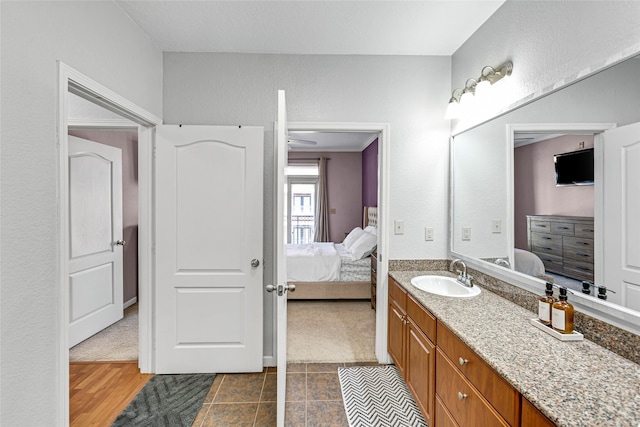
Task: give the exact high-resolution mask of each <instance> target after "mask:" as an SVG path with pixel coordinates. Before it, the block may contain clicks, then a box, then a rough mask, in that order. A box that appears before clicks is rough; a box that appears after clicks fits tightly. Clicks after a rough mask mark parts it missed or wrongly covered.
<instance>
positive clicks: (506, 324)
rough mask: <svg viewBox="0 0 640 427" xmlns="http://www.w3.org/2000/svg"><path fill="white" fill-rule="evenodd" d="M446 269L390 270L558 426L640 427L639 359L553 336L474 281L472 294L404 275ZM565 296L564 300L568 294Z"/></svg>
mask: <svg viewBox="0 0 640 427" xmlns="http://www.w3.org/2000/svg"><path fill="white" fill-rule="evenodd" d="M428 274H436V275H441V276H450V277H451V276H453V275H452V274H451V273H449V272H448V271H390V272H389V275H390V276H391V277H393V278H394V279H395V280H396V281H397V282H398V283H399V284H400V285H401V286H402V287H404V288H405V289H406V290H407V291H408V292H409V294H411V295H412V296H413V297H414V298H415V299H416V300H417V301H419V302H420V303H422V304H423V305H424V307H426V308H427V309H428V310H429V311H431V313H432V314H433V315H434V316H436V317H437V318H438V321H439V322H442V323H443V324H444V325H445V326H447V327H448V328H449V329H451V331H452V332H454V333H455V334H456V335H457V336H458V337H459V338H460V339H461V340H462V341H463V342H464V343H465V344H467V345H468V346H469V347H470V348H471V349H473V350H474V351H475V352H476V353H477V354H478V355H479V356H480V357H482V358H483V359H484V361H485V362H487V364H489V365H490V366H491V367H492V368H493V369H495V370H496V371H497V372H498V373H499V374H500V375H502V376H503V377H504V379H505V380H507V381H508V382H509V383H511V385H512V386H513V387H514V388H515V389H516V390H518V391H519V392H520V393H521V394H522V395H523V396H524V397H526V398H527V399H528V400H529V401H530V402H531V403H532V404H533V405H534V406H536V407H537V408H538V409H539V410H540V411H541V412H542V413H543V414H545V415H546V416H547V417H548V418H549V419H550V420H551V421H553V422H554V423H556V424H557V425H559V426H572V427H574V426H575V427H578V426H585V427H591V426H633V427H640V365H637V364H635V363H633V362H631V361H629V360H627V359H624V358H622V357H620V356H618V355H617V354H615V353H613V352H611V351H609V350H607V349H605V348H603V347H600V346H599V345H597V344H594V343H593V342H591V341H588V340H583V341H577V342H564V341H560V340H558V339H556V338H554V337H552V336H550V335H548V334H546V333H545V332H543V331H541V330H539V329H537V328H536V327H534V326H533V325H531V323H530V319H532V318H535V317H536V314H535V313H532V312H530V311H528V310H526V309H524V308H522V307H520V306H518V305H516V304H514V303H512V302H510V301H507V300H506V299H504V298H502V297H500V296H498V295H496V294H494V293H492V292H490V291H488V290H487V289H485V288H483V287H482V286H479V287H480V288H481V289H482V293H481V294H480V295H478V296H476V297H473V298H450V297H444V296H439V295H434V294H430V293H427V292H424V291H421V290H420V289H418V288H416V287H415V286H413V285H412V284H411V279H412V278H413V277H416V276H422V275H428ZM569 302H571V301H570V300H569Z"/></svg>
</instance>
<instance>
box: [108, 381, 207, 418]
mask: <svg viewBox="0 0 640 427" xmlns="http://www.w3.org/2000/svg"><path fill="white" fill-rule="evenodd" d="M214 378H215V374H192V375H155V376H153V377H151V379H150V380H149V381H148V382H147V384H145V386H144V387H143V388H142V390H140V392H139V393H138V394H137V395H136V397H135V398H134V399H133V400H132V401H131V403H129V405H128V406H127V407H126V408H125V410H124V411H122V413H121V414H120V415H118V418H116V420H115V422H114V423H113V424H112V425H111V426H112V427H131V426H136V427H146V426H149V427H152V426H153V427H185V426H191V423H193V420H194V419H195V418H196V415H198V412H199V411H200V408H201V407H202V403H203V402H204V398H205V397H206V396H207V393H208V392H209V389H210V388H211V384H212V383H213V379H214Z"/></svg>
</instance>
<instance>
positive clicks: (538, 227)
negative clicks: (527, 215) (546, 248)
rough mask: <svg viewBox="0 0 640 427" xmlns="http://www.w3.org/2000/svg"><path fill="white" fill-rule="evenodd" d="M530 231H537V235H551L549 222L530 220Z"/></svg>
mask: <svg viewBox="0 0 640 427" xmlns="http://www.w3.org/2000/svg"><path fill="white" fill-rule="evenodd" d="M531 231H537V232H539V233H551V222H550V221H538V220H535V219H534V220H531Z"/></svg>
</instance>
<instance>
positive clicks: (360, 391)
mask: <svg viewBox="0 0 640 427" xmlns="http://www.w3.org/2000/svg"><path fill="white" fill-rule="evenodd" d="M338 377H339V378H340V388H341V389H342V398H343V400H344V408H345V410H346V412H347V419H348V420H349V426H350V427H382V426H397V427H405V426H412V427H427V423H426V422H425V420H424V417H423V416H422V413H421V412H420V409H419V408H418V405H416V402H415V400H413V396H412V395H411V392H410V391H409V389H408V388H407V385H406V384H405V383H404V381H403V380H402V377H401V376H400V373H399V372H398V370H397V369H396V367H395V366H391V365H389V366H357V367H352V368H338Z"/></svg>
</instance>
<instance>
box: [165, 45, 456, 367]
mask: <svg viewBox="0 0 640 427" xmlns="http://www.w3.org/2000/svg"><path fill="white" fill-rule="evenodd" d="M449 65H450V64H449V58H448V57H417V56H413V57H408V56H386V57H385V56H346V55H345V56H334V55H259V54H216V53H165V54H164V112H163V118H164V121H165V123H168V124H177V123H182V124H205V125H258V126H264V128H265V139H264V144H265V159H264V171H265V172H264V173H265V199H264V200H265V222H264V229H265V235H264V242H265V247H264V250H265V273H264V277H265V283H271V282H272V280H273V278H272V277H273V271H272V267H271V266H272V264H273V256H272V253H273V221H274V219H273V215H272V212H273V209H274V203H273V195H274V186H273V180H274V172H273V170H274V159H273V153H274V150H273V123H274V121H275V120H276V112H277V111H276V108H277V90H278V89H285V90H286V95H287V109H288V120H289V121H290V122H294V121H310V122H313V121H317V122H320V121H324V122H389V123H391V142H390V151H391V154H390V166H391V173H390V181H391V182H390V194H389V200H390V218H388V219H387V220H388V221H389V223H390V224H391V223H392V221H393V219H404V220H405V234H404V235H401V236H396V235H391V236H390V251H389V254H388V256H389V258H391V259H398V258H403V259H404V258H443V257H445V256H446V254H447V203H448V202H447V194H448V193H447V180H448V135H449V126H448V122H447V121H445V120H444V112H445V108H446V101H447V100H448V95H449V75H450V66H449ZM426 226H430V227H434V231H435V239H434V241H433V242H425V240H424V227H426ZM264 308H265V310H264V315H265V355H267V356H269V355H272V354H273V348H272V339H273V330H272V326H273V300H272V294H266V293H265V307H264Z"/></svg>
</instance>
